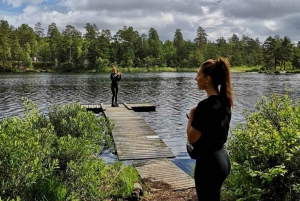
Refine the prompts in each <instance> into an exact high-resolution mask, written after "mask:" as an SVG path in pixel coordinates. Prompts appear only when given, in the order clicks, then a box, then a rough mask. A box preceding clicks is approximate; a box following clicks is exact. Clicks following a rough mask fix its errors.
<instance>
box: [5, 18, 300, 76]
mask: <svg viewBox="0 0 300 201" xmlns="http://www.w3.org/2000/svg"><path fill="white" fill-rule="evenodd" d="M84 28H85V33H84V34H83V33H81V32H80V31H78V30H77V29H76V28H75V27H74V26H72V25H67V26H66V27H65V29H64V30H62V31H59V30H58V28H57V26H56V24H55V23H54V22H53V23H51V24H50V25H49V26H48V30H47V31H45V30H44V29H43V28H42V24H41V23H39V22H38V23H37V24H35V26H34V27H33V28H32V27H30V26H29V25H28V24H22V25H21V26H19V27H17V28H16V27H14V26H12V25H10V24H9V22H7V21H5V20H1V21H0V67H2V68H6V69H21V68H32V69H37V68H39V69H43V68H44V69H45V68H50V69H56V70H61V71H76V70H77V71H78V70H83V69H86V70H92V69H93V70H96V71H98V72H99V71H101V70H102V69H104V68H105V67H109V66H112V65H117V66H120V67H146V68H147V67H149V68H150V67H176V68H195V67H198V66H199V64H201V63H202V62H203V61H205V60H207V59H210V58H217V57H219V56H222V57H226V58H228V59H229V61H230V63H231V65H232V66H233V67H235V66H251V67H254V66H259V68H261V69H265V70H276V67H277V68H280V69H281V70H286V69H287V68H288V69H300V41H299V42H298V43H297V44H293V42H292V40H291V39H290V38H289V37H288V36H284V37H283V38H281V37H280V36H279V35H276V36H274V37H272V36H269V37H268V38H266V40H265V41H264V42H260V41H259V39H258V38H256V39H253V38H250V37H248V36H245V35H243V36H242V38H239V37H238V36H237V35H236V34H233V35H232V36H231V37H230V38H228V39H227V40H226V39H225V38H223V37H220V38H219V39H217V40H216V41H210V40H208V34H207V33H206V32H205V30H204V29H203V28H202V27H201V26H199V27H198V29H197V30H196V33H195V36H196V37H195V39H194V40H193V41H191V40H185V39H184V37H183V35H182V32H181V30H180V29H176V31H175V33H174V37H173V40H166V41H161V40H160V38H159V34H158V32H157V31H156V30H155V29H154V28H150V30H149V32H148V34H145V33H142V34H140V33H139V32H138V31H136V30H134V29H133V27H126V26H124V27H123V29H120V30H119V31H117V32H116V34H115V35H112V33H111V31H110V30H108V29H103V30H99V28H98V27H97V26H96V25H95V24H90V23H87V24H86V25H85V27H84Z"/></svg>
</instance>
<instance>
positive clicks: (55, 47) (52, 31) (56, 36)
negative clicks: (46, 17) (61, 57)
mask: <svg viewBox="0 0 300 201" xmlns="http://www.w3.org/2000/svg"><path fill="white" fill-rule="evenodd" d="M47 36H48V42H49V47H50V52H51V60H52V63H53V64H54V61H55V59H57V57H58V52H59V47H60V43H61V35H60V32H59V31H58V29H57V27H56V24H55V23H54V22H53V23H51V24H50V25H49V26H48V32H47Z"/></svg>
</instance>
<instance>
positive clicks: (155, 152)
mask: <svg viewBox="0 0 300 201" xmlns="http://www.w3.org/2000/svg"><path fill="white" fill-rule="evenodd" d="M104 113H105V115H106V117H108V118H109V119H110V120H111V121H112V122H113V124H114V128H113V133H112V136H113V139H114V143H115V146H116V151H117V154H118V158H119V160H121V161H122V160H141V159H153V158H175V155H174V154H173V153H172V152H171V150H170V149H169V148H168V147H167V146H166V145H165V143H164V142H163V141H162V140H161V138H159V136H158V135H157V134H156V133H155V132H154V130H153V129H152V128H151V127H150V126H149V124H148V123H147V122H146V121H145V120H144V119H143V118H142V117H141V116H139V115H138V114H137V113H136V112H134V111H132V110H128V109H127V108H126V107H110V106H105V111H104Z"/></svg>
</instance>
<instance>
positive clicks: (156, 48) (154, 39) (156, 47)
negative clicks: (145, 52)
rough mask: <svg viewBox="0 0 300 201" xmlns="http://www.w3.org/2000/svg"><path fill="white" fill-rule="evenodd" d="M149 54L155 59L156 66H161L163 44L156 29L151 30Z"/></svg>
mask: <svg viewBox="0 0 300 201" xmlns="http://www.w3.org/2000/svg"><path fill="white" fill-rule="evenodd" d="M148 40H149V54H150V56H151V57H152V58H154V60H155V61H154V63H155V64H156V65H159V66H161V65H162V63H163V58H162V55H163V49H162V42H161V41H160V40H159V36H158V33H157V31H156V30H155V29H154V28H150V30H149V36H148Z"/></svg>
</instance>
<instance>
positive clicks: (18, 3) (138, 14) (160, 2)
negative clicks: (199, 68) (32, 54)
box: [0, 0, 300, 43]
mask: <svg viewBox="0 0 300 201" xmlns="http://www.w3.org/2000/svg"><path fill="white" fill-rule="evenodd" d="M298 1H299V0H151V1H146V0H0V20H6V21H8V23H9V24H10V25H13V26H15V27H18V26H20V25H21V24H23V23H26V24H28V25H29V26H31V27H34V25H35V24H36V23H37V22H40V23H41V24H42V26H43V28H44V29H45V32H47V29H48V25H50V24H51V23H52V22H55V23H56V25H57V27H58V28H59V30H60V31H62V30H64V29H65V27H66V25H73V26H75V28H76V29H78V30H79V31H81V32H83V33H84V32H85V30H84V26H85V24H86V23H90V24H96V25H97V27H98V28H99V30H102V29H109V30H111V33H112V35H114V34H115V33H116V32H117V31H118V30H120V29H123V27H124V26H127V27H129V26H132V27H133V29H134V30H136V31H138V32H139V33H140V34H142V33H145V34H148V32H149V30H150V28H154V29H156V30H157V32H158V34H159V36H160V39H161V40H162V41H165V40H168V39H169V40H173V37H174V33H175V31H176V29H181V32H182V34H183V37H184V39H186V40H194V38H195V37H196V32H197V28H198V27H199V26H201V27H202V28H203V29H204V30H205V31H206V33H207V34H208V39H209V40H211V41H215V40H216V39H218V38H220V37H224V38H225V39H226V40H227V39H228V38H229V37H231V36H232V35H233V34H236V35H237V36H238V37H239V38H240V39H241V38H242V36H243V35H245V36H248V37H251V38H254V39H255V38H258V39H259V40H260V41H261V42H264V40H265V39H266V38H267V37H268V36H275V35H279V36H280V37H281V38H283V37H284V36H288V37H290V38H291V40H292V41H294V42H295V43H296V42H298V41H300V23H299V19H300V4H299V3H298Z"/></svg>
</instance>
